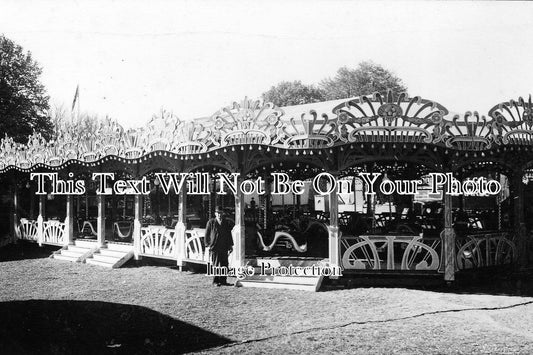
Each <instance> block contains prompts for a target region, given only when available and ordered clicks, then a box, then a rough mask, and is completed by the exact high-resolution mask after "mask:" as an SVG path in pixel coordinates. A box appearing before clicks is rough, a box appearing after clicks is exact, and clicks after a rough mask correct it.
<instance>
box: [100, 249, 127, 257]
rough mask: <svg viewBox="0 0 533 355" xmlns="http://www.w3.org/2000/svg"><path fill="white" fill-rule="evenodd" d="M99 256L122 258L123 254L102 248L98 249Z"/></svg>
mask: <svg viewBox="0 0 533 355" xmlns="http://www.w3.org/2000/svg"><path fill="white" fill-rule="evenodd" d="M100 254H102V255H105V256H114V257H118V258H121V257H123V256H124V254H125V253H124V252H123V251H117V250H109V249H107V248H102V249H100Z"/></svg>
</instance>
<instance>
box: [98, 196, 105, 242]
mask: <svg viewBox="0 0 533 355" xmlns="http://www.w3.org/2000/svg"><path fill="white" fill-rule="evenodd" d="M97 199H98V220H97V223H96V240H97V242H98V246H100V247H102V246H104V244H105V196H104V195H98V196H97Z"/></svg>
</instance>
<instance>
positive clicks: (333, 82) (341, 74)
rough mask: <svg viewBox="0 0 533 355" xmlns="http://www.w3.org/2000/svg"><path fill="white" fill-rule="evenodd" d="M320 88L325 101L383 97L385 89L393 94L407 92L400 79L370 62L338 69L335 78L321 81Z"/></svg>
mask: <svg viewBox="0 0 533 355" xmlns="http://www.w3.org/2000/svg"><path fill="white" fill-rule="evenodd" d="M320 88H321V89H322V90H323V91H324V92H325V96H326V99H327V100H336V99H346V98H349V97H354V96H361V95H370V94H373V93H375V92H380V93H381V94H383V95H384V94H386V93H387V89H391V90H392V91H393V92H395V93H402V92H407V87H406V86H405V85H404V84H403V82H402V80H401V79H400V78H398V77H397V76H396V75H394V74H393V73H391V72H390V71H388V70H386V69H384V68H383V67H382V66H381V65H379V64H375V63H373V62H370V61H366V62H361V63H359V65H358V66H357V68H355V69H350V68H347V67H342V68H340V69H339V70H338V71H337V74H336V75H335V77H333V78H328V79H324V80H322V82H321V83H320Z"/></svg>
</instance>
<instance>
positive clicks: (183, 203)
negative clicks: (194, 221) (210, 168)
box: [175, 188, 187, 271]
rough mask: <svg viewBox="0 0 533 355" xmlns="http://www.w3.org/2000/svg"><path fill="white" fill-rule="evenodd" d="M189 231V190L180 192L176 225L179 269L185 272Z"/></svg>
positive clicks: (176, 248)
mask: <svg viewBox="0 0 533 355" xmlns="http://www.w3.org/2000/svg"><path fill="white" fill-rule="evenodd" d="M186 229H187V189H185V188H183V189H181V190H180V194H179V202H178V223H177V224H176V232H175V233H176V245H175V250H176V259H177V263H178V268H179V270H180V271H183V267H184V266H185V261H184V259H185V258H186V257H187V254H186V248H187V246H186V245H185V240H186V239H185V231H186Z"/></svg>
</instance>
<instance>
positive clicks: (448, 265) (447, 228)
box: [442, 191, 455, 282]
mask: <svg viewBox="0 0 533 355" xmlns="http://www.w3.org/2000/svg"><path fill="white" fill-rule="evenodd" d="M442 243H443V252H444V280H445V281H447V282H451V281H454V280H455V232H454V230H453V221H452V195H450V194H449V193H448V191H444V240H443V241H442Z"/></svg>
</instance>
